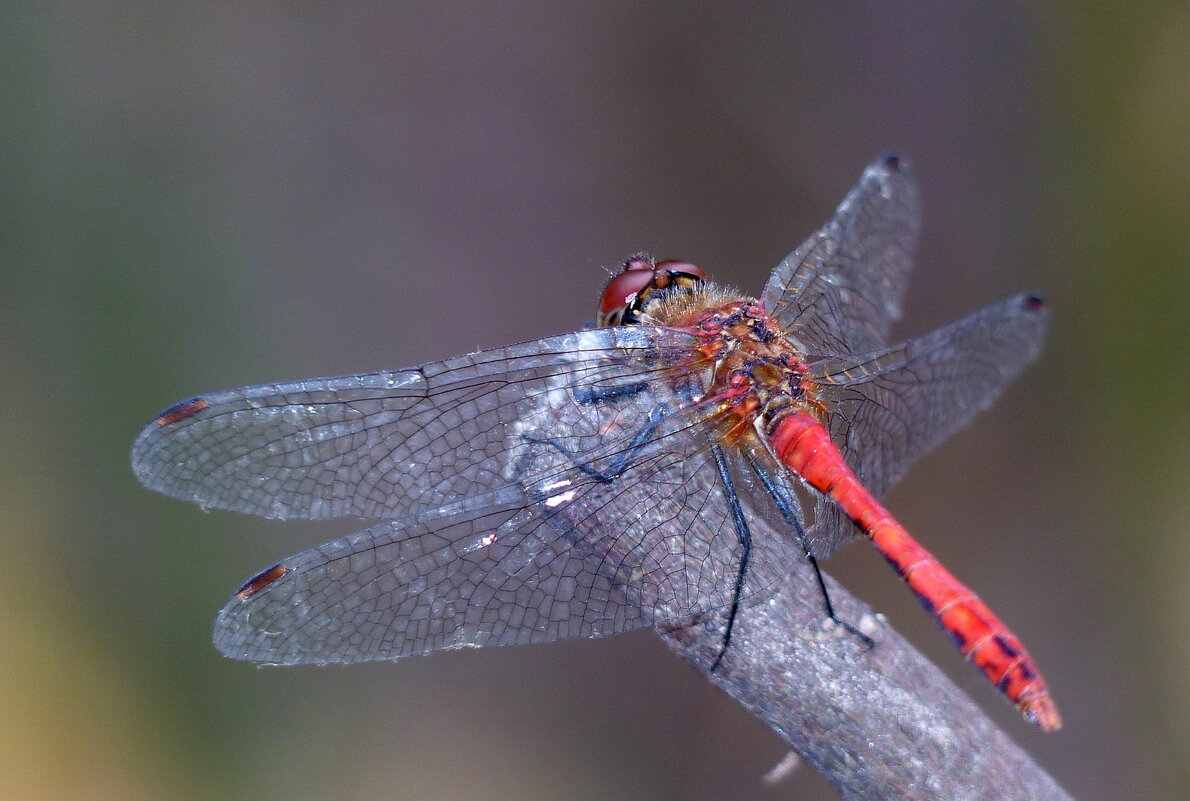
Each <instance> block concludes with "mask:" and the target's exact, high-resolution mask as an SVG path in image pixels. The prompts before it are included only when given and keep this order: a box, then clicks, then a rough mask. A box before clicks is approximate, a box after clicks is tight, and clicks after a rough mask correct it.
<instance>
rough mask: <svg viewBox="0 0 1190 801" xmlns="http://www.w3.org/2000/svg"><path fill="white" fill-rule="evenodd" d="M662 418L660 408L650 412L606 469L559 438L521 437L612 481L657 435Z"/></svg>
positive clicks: (592, 474) (595, 475)
mask: <svg viewBox="0 0 1190 801" xmlns="http://www.w3.org/2000/svg"><path fill="white" fill-rule="evenodd" d="M661 418H662V412H661V411H660V410H658V409H654V410H653V411H651V412H649V419H648V420H647V421H646V422H645V424H644V425H643V426H641V429H640V431H638V432H636V435H635V436H634V437H633V438H632V441H631V442H629V443H628V447H626V448H625V449H624V452H623V453H621V454H620V455H619V456H618V457H616V460H615V461H614V462H613V463H612V464H611V465H610V466H609V467H608V468H607V469H606V470H599V469H597V468H595V467H594V463H593V462H590V461H587V462H584V461H583V460H582V458H581V457H580V456H579V455H578V454H576V453H574V452H573V451H572V450H570V449H569V448H567V447H566V446H565V445H562V444H560V443H559V442H558V441H557V440H552V439H544V438H542V437H534V436H532V435H530V434H524V435H522V437H521V438H522V439H524V440H525V442H532V443H533V444H535V445H548V446H549V447H551V448H553V449H554V450H556V451H557V452H558V453H560V454H562V455H563V456H565V457H566V458H567V459H569V460H570V461H571V463H572V464H573V465H574V466H575V467H576V468H578V469H579V470H581V471H583V472H584V473H586V474H587V475H588V476H590V477H591V478H593V479H596V480H597V481H612V480H613V479H615V478H616V477H618V476H619V475H620V474H622V473H623V472H624V471H625V470H627V469H628V468H629V467H631V466H632V460H633V458H634V457H635V456H636V454H637V453H638V452H639V451H640V449H641V448H643V447H644V446H645V444H646V443H648V442H649V441H651V440H652V439H653V437H654V436H655V435H656V433H657V426H658V425H659V424H660V423H661Z"/></svg>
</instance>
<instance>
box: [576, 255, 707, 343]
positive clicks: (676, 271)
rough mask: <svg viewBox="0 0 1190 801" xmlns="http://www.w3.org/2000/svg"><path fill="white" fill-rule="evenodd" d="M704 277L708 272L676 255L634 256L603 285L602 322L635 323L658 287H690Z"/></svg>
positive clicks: (600, 304)
mask: <svg viewBox="0 0 1190 801" xmlns="http://www.w3.org/2000/svg"><path fill="white" fill-rule="evenodd" d="M704 280H706V273H705V272H703V270H702V268H701V267H699V266H698V265H697V264H692V263H690V262H688V261H679V260H677V259H666V260H663V261H658V262H654V261H653V260H652V259H650V258H648V257H646V256H633V257H632V258H630V259H628V260H627V261H625V262H624V266H623V268H622V270H621V272H620V273H619V274H618V275H616V276H614V277H613V278H612V279H611V280H610V281H608V282H607V286H605V287H604V288H603V295H602V296H601V297H600V299H599V324H600V326H603V327H605V328H606V327H610V326H616V325H632V324H634V323H636V322H637V321H638V320H639V317H640V311H641V309H643V308H644V305H645V303H646V302H647V301H648V300H649V298H650V296H651V295H652V294H653V293H654V292H655V291H656V290H662V289H668V288H670V287H691V286H694V285H696V284H699V283H701V282H702V281H704Z"/></svg>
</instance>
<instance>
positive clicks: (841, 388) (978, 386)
mask: <svg viewBox="0 0 1190 801" xmlns="http://www.w3.org/2000/svg"><path fill="white" fill-rule="evenodd" d="M1046 322H1047V314H1046V310H1045V306H1044V303H1043V302H1042V301H1041V300H1040V299H1039V298H1037V297H1036V296H1034V295H1029V294H1020V295H1014V296H1013V297H1010V298H1006V299H1005V300H1002V301H1000V302H999V303H994V304H992V305H990V306H987V307H984V308H983V309H980V310H978V311H975V312H972V313H971V314H968V315H966V316H964V317H961V318H959V319H958V320H955V321H954V322H951V323H949V324H948V325H945V326H943V327H941V328H939V329H937V330H936V331H933V332H931V333H929V334H925V335H924V336H920V337H916V338H914V339H910V340H907V341H905V342H902V343H900V344H899V345H895V346H893V347H891V348H885V349H878V350H875V351H870V352H868V353H865V354H859V355H854V356H847V357H842V358H832V359H825V360H823V361H819V362H816V363H814V364H812V365H810V375H811V376H812V377H813V378H814V380H815V381H816V382H817V384H818V389H819V400H821V401H823V402H825V403H827V405H828V407H829V415H828V419H827V426H828V428H829V429H830V432H831V437H832V439H833V440H834V442H835V444H837V445H838V446H839V448H840V450H841V451H842V453H843V456H844V457H845V458H846V459H847V462H848V464H849V465H850V466H851V468H852V470H854V471H855V473H856V475H858V476H859V478H860V480H861V481H863V483H864V485H865V486H866V487H867V488H868V489H869V490H870V491H871V492H872V493H873V494H875V495H876V496H878V497H879V496H880V495H883V494H884V493H885V492H886V491H887V490H888V488H889V487H891V486H892V485H893V484H894V483H896V481H897V480H898V479H900V477H901V476H902V475H904V473H905V471H906V470H907V469H908V468H909V466H910V465H911V464H912V463H913V462H914V461H915V460H916V459H917V458H918V457H920V456H922V455H924V454H925V453H926V452H928V451H929V450H930V449H931V448H933V447H934V446H935V445H937V444H938V443H940V442H941V441H942V440H943V439H945V438H946V437H947V436H948V435H949V434H951V433H952V432H953V431H955V430H956V429H958V428H960V427H961V426H963V425H965V424H966V423H967V422H968V421H969V420H970V419H971V418H972V417H974V416H975V414H976V413H978V412H980V411H982V410H983V409H986V408H987V407H988V406H990V405H991V404H992V402H993V401H994V400H995V399H996V397H998V396H999V395H1000V393H1001V392H1002V391H1003V389H1004V387H1006V386H1007V385H1008V383H1009V382H1010V381H1012V380H1013V379H1014V378H1016V377H1017V376H1018V375H1019V374H1020V373H1021V371H1023V370H1024V369H1025V367H1026V366H1027V365H1028V364H1029V362H1031V361H1033V359H1035V358H1036V357H1037V354H1038V353H1039V352H1040V350H1041V344H1042V341H1043V339H1044V338H1045V330H1046ZM815 514H816V523H815V526H814V531H813V532H812V539H813V541H814V552H815V554H816V555H819V556H825V555H826V554H828V553H830V552H831V551H832V550H834V549H835V548H836V547H838V546H839V545H840V544H842V542H845V541H846V540H847V539H849V538H850V536H853V535H855V534H856V533H857V532H858V529H857V528H856V527H855V526H854V525H852V524H851V523H849V522H847V521H844V520H843V519H842V518H841V517H840V515H839V513H838V511H837V509H835V507H834V504H832V503H830V502H829V501H822V502H820V503H819V504H818V509H817V510H816V513H815Z"/></svg>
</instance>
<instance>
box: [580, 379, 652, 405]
mask: <svg viewBox="0 0 1190 801" xmlns="http://www.w3.org/2000/svg"><path fill="white" fill-rule="evenodd" d="M648 388H649V385H648V384H645V383H638V384H622V385H620V386H613V387H574V391H573V395H574V400H575V403H579V404H581V405H583V406H594V405H596V404H599V403H606V402H607V401H613V400H619V399H620V398H630V397H632V396H633V395H639V394H640V393H642V392H644V391H645V390H646V389H648Z"/></svg>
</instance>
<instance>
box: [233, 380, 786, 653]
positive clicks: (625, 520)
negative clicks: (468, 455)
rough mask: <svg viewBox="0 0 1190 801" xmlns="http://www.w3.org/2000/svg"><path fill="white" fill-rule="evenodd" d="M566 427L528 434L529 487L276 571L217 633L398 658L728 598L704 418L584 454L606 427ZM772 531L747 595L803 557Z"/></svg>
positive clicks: (388, 527)
mask: <svg viewBox="0 0 1190 801" xmlns="http://www.w3.org/2000/svg"><path fill="white" fill-rule="evenodd" d="M637 400H638V401H640V400H644V399H637ZM635 402H637V401H634V403H635ZM606 405H607V407H608V408H607V409H605V410H604V411H606V412H608V413H609V414H608V419H607V420H604V421H603V422H602V425H603V426H604V427H605V428H606V426H608V425H611V426H615V425H617V422H618V420H622V419H624V418H623V416H622V415H617V414H616V411H618V407H622V406H623V405H624V403H623V399H617V400H616V401H615V402H609V403H608V404H606ZM543 413H544V411H543ZM551 416H552V415H551ZM609 421H610V422H609ZM588 422H594V420H593V419H589V420H588ZM570 430H571V431H572V434H571V436H570V437H567V438H565V439H563V440H548V441H547V440H535V441H534V442H532V444H531V447H529V448H528V449H527V450H526V452H525V453H524V454H522V459H520V460H518V461H519V462H520V464H519V466H518V469H523V472H521V473H520V474H519V479H520V480H523V481H524V483H523V484H522V485H520V486H517V487H515V488H507V489H504V490H501V491H498V492H495V493H492V494H490V495H489V496H487V497H485V498H470V499H466V500H464V501H460V502H457V503H455V504H451V505H447V506H445V507H443V508H441V509H437V510H432V511H429V512H424V513H422V514H420V515H416V516H413V517H410V518H407V519H403V520H396V521H392V522H388V523H382V524H380V525H377V526H374V527H372V528H369V529H366V530H364V531H361V532H359V533H357V534H353V535H350V536H348V537H345V538H343V539H341V540H337V541H335V542H331V543H328V544H326V545H323V546H321V547H319V548H315V549H313V550H311V551H307V552H305V553H303V554H299V555H297V556H294V557H292V558H290V559H287V560H285V561H284V562H281V563H280V564H279V565H278V566H275V567H273V568H270V569H269V570H266V571H265V572H264V573H262V574H261V575H260V576H258V577H257V578H256V579H253V580H252V581H250V582H248V584H246V585H245V586H244V589H242V590H241V591H240V592H239V593H237V594H236V595H235V596H233V597H232V598H231V600H230V601H229V602H228V603H227V605H226V606H225V607H224V609H223V611H222V612H221V613H220V614H219V617H218V620H217V622H216V628H215V643H216V645H217V646H218V648H219V649H220V650H221V651H223V652H224V653H226V654H227V655H229V656H232V657H235V658H240V659H248V660H254V661H261V662H269V663H277V664H295V663H312V664H324V663H331V662H359V661H367V660H383V659H398V658H401V657H404V656H409V655H413V654H421V653H427V652H430V651H434V650H439V649H444V648H462V647H479V646H496V645H516V644H525V643H540V642H549V641H552V640H557V639H562V638H567V637H599V636H606V635H610V634H615V633H617V632H621V631H625V630H628V629H632V628H636V627H641V626H653V625H656V624H658V623H661V622H663V621H667V620H676V619H681V618H685V617H689V616H691V615H696V614H699V613H703V612H707V611H711V610H714V609H718V608H722V607H724V606H727V605H728V604H730V603H731V601H732V598H733V592H734V589H735V586H736V580H737V576H738V574H739V569H740V560H741V558H742V548H743V545H742V542H741V539H740V536H739V532H738V530H737V528H736V526H735V520H734V518H733V515H732V513H731V507H730V504H729V503H728V500H727V497H726V495H725V492H726V490H725V486H724V484H723V483H722V479H721V474H720V473H719V472H718V471H717V469H716V463H715V460H714V458H713V455H712V452H711V450H710V449H709V448H708V447H706V439H705V434H704V433H703V426H702V421H700V420H698V419H697V418H695V417H694V416H692V415H691V414H676V415H673V416H668V417H660V416H654V417H653V418H652V419H651V420H648V421H646V423H645V425H644V426H643V427H641V428H639V429H637V430H636V432H635V434H634V435H633V436H631V437H629V438H627V439H625V438H618V439H619V441H620V442H622V443H623V442H625V441H626V442H627V445H626V446H621V448H619V449H618V450H603V451H601V452H599V453H598V454H597V455H596V456H595V457H594V458H587V457H586V456H584V457H582V458H581V459H579V458H576V457H575V456H574V453H577V452H579V451H578V450H577V447H576V450H575V451H573V452H572V451H571V446H581V445H582V444H583V443H582V439H583V438H585V437H588V436H592V437H593V436H597V434H598V432H597V430H595V429H592V430H589V431H582V430H580V429H579V428H575V427H572V428H571V429H570ZM770 539H773V540H778V542H774V543H753V545H752V565H753V569H751V570H749V572H748V574H747V575H748V577H749V578H748V581H747V582H746V584H745V586H744V594H745V595H748V596H755V595H756V594H757V593H759V592H760V591H761V590H762V589H763V588H764V587H765V586H767V585H768V583H770V582H772V581H773V580H775V578H776V577H778V576H779V575H781V574H782V573H783V572H784V571H785V570H788V566H789V565H790V564H791V562H790V561H789V560H790V559H792V558H796V553H797V550H796V545H795V544H793V543H792V541H790V542H781V540H782V539H783V538H770Z"/></svg>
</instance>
